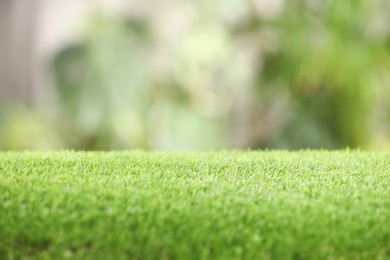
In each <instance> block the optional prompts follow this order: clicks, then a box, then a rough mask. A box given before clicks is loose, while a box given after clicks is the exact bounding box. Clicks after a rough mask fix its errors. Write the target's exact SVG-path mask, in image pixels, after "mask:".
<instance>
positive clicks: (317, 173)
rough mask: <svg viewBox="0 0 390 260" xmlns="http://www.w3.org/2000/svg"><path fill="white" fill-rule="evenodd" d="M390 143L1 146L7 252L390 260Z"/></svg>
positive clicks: (20, 255)
mask: <svg viewBox="0 0 390 260" xmlns="http://www.w3.org/2000/svg"><path fill="white" fill-rule="evenodd" d="M389 187H390V154H389V153H379V152H378V153H377V152H359V151H335V152H327V151H299V152H298V151H297V152H285V151H263V152H249V151H247V152H215V153H213V152H209V153H163V152H141V151H134V152H70V151H69V152H47V153H46V152H37V153H32V152H21V153H19V152H8V153H0V259H64V258H70V259H389V258H390V190H389Z"/></svg>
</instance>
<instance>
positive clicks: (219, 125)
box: [0, 0, 390, 151]
mask: <svg viewBox="0 0 390 260" xmlns="http://www.w3.org/2000/svg"><path fill="white" fill-rule="evenodd" d="M389 14H390V2H389V1H388V0H372V1H367V0H343V1H338V0H289V1H287V0H272V1H271V0H213V1H206V0H199V1H188V0H159V1H155V0H142V1H140V0H29V1H25V0H0V149H1V150H25V149H29V150H30V149H31V150H49V149H83V150H112V149H115V150H122V149H135V148H138V149H151V150H173V151H186V150H219V149H246V148H251V149H259V148H261V149H263V148H271V149H300V148H324V149H338V148H344V147H351V148H361V149H375V150H389V149H390V15H389Z"/></svg>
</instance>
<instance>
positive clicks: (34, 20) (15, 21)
mask: <svg viewBox="0 0 390 260" xmlns="http://www.w3.org/2000/svg"><path fill="white" fill-rule="evenodd" d="M39 4H40V0H28V1H26V0H0V104H3V103H5V102H7V103H11V102H20V103H23V104H25V105H28V106H34V105H36V102H37V97H39V88H40V86H39V83H38V75H37V73H36V72H37V69H38V68H36V67H37V66H35V64H36V59H37V57H36V53H37V52H36V43H37V41H36V40H37V24H38V15H39V14H38V12H39Z"/></svg>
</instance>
